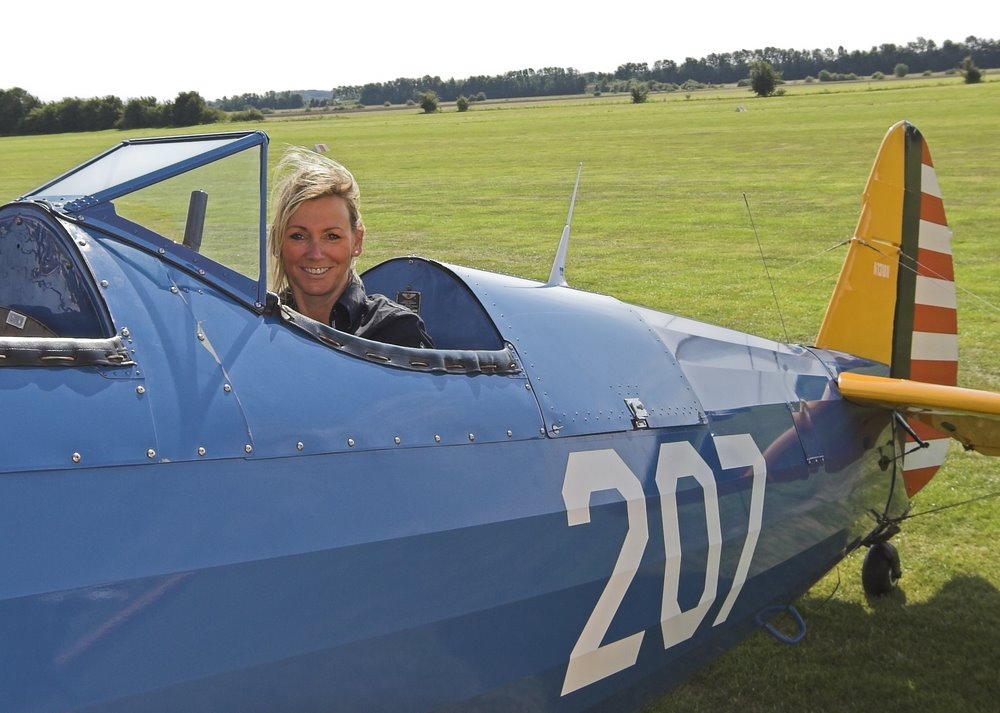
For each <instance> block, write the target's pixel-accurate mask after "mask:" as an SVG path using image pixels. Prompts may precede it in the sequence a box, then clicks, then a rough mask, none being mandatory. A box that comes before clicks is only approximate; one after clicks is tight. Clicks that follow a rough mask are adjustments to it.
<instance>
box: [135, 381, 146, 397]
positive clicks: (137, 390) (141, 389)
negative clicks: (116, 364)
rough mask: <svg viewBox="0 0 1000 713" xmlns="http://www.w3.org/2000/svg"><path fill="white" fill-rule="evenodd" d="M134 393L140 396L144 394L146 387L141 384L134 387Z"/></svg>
mask: <svg viewBox="0 0 1000 713" xmlns="http://www.w3.org/2000/svg"><path fill="white" fill-rule="evenodd" d="M135 393H137V394H139V395H140V396H142V395H143V394H144V393H146V387H145V386H143V385H142V384H139V385H138V386H136V387H135Z"/></svg>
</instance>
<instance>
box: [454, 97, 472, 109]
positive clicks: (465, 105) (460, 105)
mask: <svg viewBox="0 0 1000 713" xmlns="http://www.w3.org/2000/svg"><path fill="white" fill-rule="evenodd" d="M455 107H456V108H457V109H458V110H459V111H468V110H469V99H468V97H465V96H460V97H459V98H458V99H456V100H455Z"/></svg>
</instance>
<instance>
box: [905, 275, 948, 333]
mask: <svg viewBox="0 0 1000 713" xmlns="http://www.w3.org/2000/svg"><path fill="white" fill-rule="evenodd" d="M914 302H915V304H918V305H928V306H930V307H944V308H947V309H955V308H956V307H958V300H957V298H956V295H955V282H954V281H953V280H935V279H934V278H933V277H923V276H919V277H917V293H916V295H915V297H914ZM956 324H957V320H956Z"/></svg>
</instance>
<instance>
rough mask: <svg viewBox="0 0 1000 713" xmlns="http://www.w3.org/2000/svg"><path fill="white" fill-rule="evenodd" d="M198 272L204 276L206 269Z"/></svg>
mask: <svg viewBox="0 0 1000 713" xmlns="http://www.w3.org/2000/svg"><path fill="white" fill-rule="evenodd" d="M198 274H199V275H201V276H203V277H204V275H205V270H204V269H201V270H198Z"/></svg>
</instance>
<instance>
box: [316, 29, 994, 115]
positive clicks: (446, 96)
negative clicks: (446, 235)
mask: <svg viewBox="0 0 1000 713" xmlns="http://www.w3.org/2000/svg"><path fill="white" fill-rule="evenodd" d="M969 56H971V57H973V59H974V60H975V62H976V64H977V65H979V66H980V67H1000V41H997V40H986V39H980V38H977V37H974V36H970V37H967V38H966V40H965V42H952V41H951V40H945V41H944V42H943V43H942V44H941V45H940V46H938V45H937V44H936V43H935V42H934V41H933V40H926V39H924V38H922V37H921V38H918V39H917V40H915V41H913V42H909V43H907V44H906V45H895V44H883V45H880V46H879V47H872V48H871V50H869V51H862V50H854V51H851V52H848V51H847V50H846V49H844V48H843V47H838V48H837V50H836V51H835V50H833V49H829V48H828V49H822V50H820V49H814V50H790V49H779V48H777V47H766V48H764V49H756V50H739V51H736V52H726V53H722V54H710V55H708V56H707V57H702V58H700V59H696V58H694V57H688V58H687V59H685V60H684V62H682V63H680V64H678V63H677V62H674V61H673V60H668V59H665V60H658V61H656V62H654V63H653V64H652V66H650V65H649V63H647V62H627V63H625V64H622V65H619V66H618V68H617V69H615V71H614V72H578V71H577V70H575V69H572V68H569V69H562V68H559V67H548V68H545V69H541V70H537V71H536V70H534V69H523V70H519V71H513V72H506V73H505V74H502V75H496V76H492V77H482V76H477V77H469V78H468V79H462V80H455V79H448V80H442V79H441V78H440V77H436V76H435V77H430V76H424V77H422V78H420V79H407V78H400V79H394V80H392V81H390V82H381V83H370V84H365V85H361V86H340V87H337V88H335V89H334V90H333V99H334V100H335V101H340V102H350V101H355V102H359V103H361V104H362V105H365V106H374V105H378V104H385V103H389V104H403V103H406V102H411V101H415V100H416V99H417V97H418V96H419V95H420V94H422V93H424V92H429V91H431V92H434V93H435V94H437V96H438V97H440V99H441V100H442V101H455V100H457V99H458V98H459V97H462V96H466V97H469V96H476V95H478V94H480V93H483V94H485V95H486V96H488V97H489V98H490V99H515V98H520V97H538V96H554V95H561V94H584V93H587V92H602V91H628V90H629V82H630V81H641V82H656V83H659V84H663V85H674V86H685V87H692V86H694V87H696V86H698V85H709V84H730V83H737V82H740V81H741V80H746V79H748V78H749V76H750V69H751V67H752V66H753V65H754V64H755V63H757V62H762V61H763V62H767V63H768V64H770V65H771V66H772V67H774V69H775V70H776V71H777V72H778V73H779V74H780V75H781V76H782V78H783V79H785V80H797V79H807V78H809V77H813V78H820V77H821V76H822V77H823V78H827V77H838V76H843V77H846V76H851V75H854V76H870V75H872V74H875V73H876V72H882V73H883V74H892V72H893V70H894V69H895V67H896V66H897V65H900V64H903V65H906V66H907V67H909V70H910V71H911V72H914V73H922V72H927V71H931V72H942V71H947V70H951V69H958V68H959V66H960V65H961V63H962V61H963V60H964V59H965V58H966V57H969Z"/></svg>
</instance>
